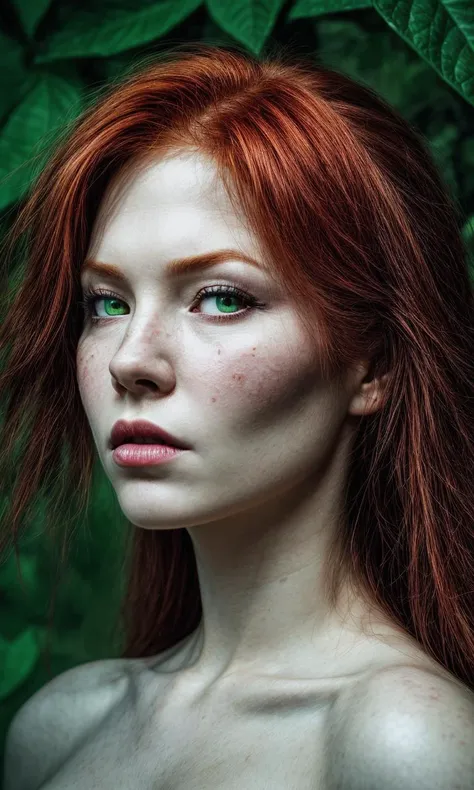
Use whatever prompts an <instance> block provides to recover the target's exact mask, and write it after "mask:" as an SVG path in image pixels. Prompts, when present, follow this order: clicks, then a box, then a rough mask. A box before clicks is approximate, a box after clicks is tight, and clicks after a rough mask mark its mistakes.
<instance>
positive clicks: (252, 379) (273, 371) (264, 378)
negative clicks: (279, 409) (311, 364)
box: [200, 349, 294, 413]
mask: <svg viewBox="0 0 474 790" xmlns="http://www.w3.org/2000/svg"><path fill="white" fill-rule="evenodd" d="M292 365H293V366H294V363H293V362H292V360H291V358H289V356H288V355H285V356H284V357H283V356H282V355H281V354H279V355H278V354H277V355H275V354H270V353H269V352H262V353H261V354H259V353H258V350H257V349H255V350H253V349H252V350H251V351H249V352H246V353H241V354H239V355H237V356H236V357H235V358H234V357H231V356H229V355H227V357H225V356H224V355H221V357H220V363H219V364H218V365H216V366H209V367H208V369H207V371H202V373H201V376H200V380H201V382H202V383H203V386H205V387H206V389H207V390H208V391H209V392H210V395H209V399H210V401H211V403H215V404H216V406H217V407H219V406H222V405H224V406H226V407H229V408H232V409H234V410H235V411H242V410H244V411H246V410H248V409H250V410H251V411H252V412H253V413H259V412H265V411H266V410H267V409H268V408H269V406H271V405H273V404H275V403H278V402H279V401H280V400H281V399H282V398H285V397H286V396H285V392H286V391H287V384H286V382H287V381H291V380H292V376H294V373H293V372H292V370H291V368H292Z"/></svg>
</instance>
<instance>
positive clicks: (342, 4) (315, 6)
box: [287, 0, 373, 20]
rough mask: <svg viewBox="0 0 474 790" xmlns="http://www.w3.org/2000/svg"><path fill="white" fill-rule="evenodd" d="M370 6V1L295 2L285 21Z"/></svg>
mask: <svg viewBox="0 0 474 790" xmlns="http://www.w3.org/2000/svg"><path fill="white" fill-rule="evenodd" d="M372 6H373V3H372V0H296V3H295V4H294V6H293V7H292V9H291V10H290V13H289V14H288V16H287V19H288V20H291V19H302V18H304V17H308V16H322V15H323V14H334V13H336V12H337V11H356V10H357V9H359V8H372Z"/></svg>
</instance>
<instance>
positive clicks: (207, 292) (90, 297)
mask: <svg viewBox="0 0 474 790" xmlns="http://www.w3.org/2000/svg"><path fill="white" fill-rule="evenodd" d="M216 294H218V295H221V294H224V295H227V296H238V297H240V298H241V299H242V301H243V302H246V303H247V308H246V309H245V310H244V311H240V312H239V313H228V314H227V315H218V316H215V315H214V316H210V315H208V316H206V318H207V319H208V320H210V321H231V320H233V319H235V318H242V316H244V315H245V314H246V313H248V312H249V310H251V309H253V308H254V307H255V308H257V309H258V308H260V309H262V308H263V307H264V306H265V305H264V304H263V303H262V302H259V301H258V300H257V299H255V297H254V296H251V295H250V294H247V293H245V291H241V290H240V288H236V287H235V286H233V285H212V286H209V287H207V288H203V289H202V290H201V291H199V293H198V294H197V296H196V297H195V299H194V301H193V303H192V305H191V307H193V308H194V307H196V306H197V304H201V302H202V300H203V299H204V298H205V297H206V296H214V295H216ZM83 296H84V298H83V300H82V301H80V302H78V306H79V307H82V308H83V310H84V312H85V317H86V318H89V319H90V320H91V322H92V323H93V324H98V323H100V322H101V321H109V320H110V319H111V318H120V317H121V316H109V318H105V317H104V316H95V315H93V314H92V310H93V307H94V305H95V302H96V301H97V300H98V299H101V298H102V299H103V298H106V299H117V300H118V301H119V302H123V299H121V298H120V296H118V295H117V294H115V293H113V292H112V291H106V290H104V289H102V288H97V289H96V290H94V289H93V288H88V289H87V290H86V291H85V292H84V295H83Z"/></svg>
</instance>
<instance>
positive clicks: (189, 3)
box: [0, 0, 474, 763]
mask: <svg viewBox="0 0 474 790" xmlns="http://www.w3.org/2000/svg"><path fill="white" fill-rule="evenodd" d="M184 41H205V42H207V43H211V44H235V43H236V42H237V43H238V44H240V45H241V46H242V45H243V46H244V47H245V48H247V49H248V50H249V51H250V52H252V53H254V54H256V55H262V54H264V53H265V52H266V50H267V49H271V46H272V44H275V43H276V44H278V45H283V46H288V47H290V48H291V49H292V50H293V51H296V52H301V53H304V54H306V53H316V54H317V58H318V60H319V61H320V62H321V63H322V64H323V65H327V66H329V67H333V68H335V69H337V70H340V71H343V72H345V73H346V74H348V75H349V76H351V77H353V78H354V79H356V80H357V81H359V82H362V83H365V84H367V85H368V86H370V87H371V88H373V89H375V90H376V91H377V92H379V93H380V94H381V95H382V96H383V97H384V98H385V99H387V100H388V101H389V102H390V103H391V104H393V105H394V106H395V107H396V108H397V109H398V110H399V111H400V112H401V113H402V114H403V116H404V117H405V118H406V119H407V120H408V121H409V122H410V123H412V124H414V125H415V126H416V127H418V129H419V130H421V132H422V133H423V134H424V136H425V138H427V140H428V142H429V145H430V147H431V150H432V152H433V155H434V157H435V159H436V161H437V164H438V166H439V168H440V170H441V172H442V175H443V176H444V179H445V181H446V182H447V184H448V186H449V188H450V191H451V193H452V195H453V198H454V199H455V201H456V202H457V204H458V205H459V206H460V208H461V210H462V214H461V216H462V221H461V228H462V233H463V236H464V238H465V241H466V245H467V249H468V252H469V266H470V272H471V273H472V274H473V278H474V266H473V262H474V139H473V130H474V4H473V2H472V0H412V2H409V0H375V1H374V2H364V0H290V1H289V2H284V0H205V1H202V0H179V2H178V1H177V0H160V1H159V2H156V0H67V1H65V0H2V3H1V5H0V241H1V240H2V239H3V237H4V234H5V232H6V231H7V230H8V228H9V227H10V226H11V223H12V222H13V220H14V218H15V216H16V214H17V212H18V209H19V207H20V206H21V203H22V200H24V198H25V196H26V194H27V192H28V189H29V187H30V185H31V183H32V181H33V180H34V178H35V177H36V176H37V175H38V173H39V172H40V170H41V168H42V166H43V163H44V162H45V161H46V158H47V156H48V153H49V152H50V151H51V147H54V143H55V140H56V135H58V134H59V133H60V132H61V131H62V130H64V128H65V126H66V125H67V124H68V123H69V122H71V121H73V120H74V119H75V118H76V117H77V115H78V114H79V113H80V112H81V111H82V110H83V109H85V108H86V107H87V106H89V105H90V103H93V102H94V101H95V100H96V99H97V97H98V96H99V94H100V91H101V90H102V89H103V88H104V86H107V85H108V84H110V82H112V81H114V80H117V79H119V78H120V76H121V75H124V74H125V73H126V71H127V69H129V68H130V67H131V66H133V65H134V64H136V63H137V61H140V60H141V59H142V58H147V59H148V58H150V57H152V56H153V54H154V53H157V52H159V51H161V50H163V49H166V48H167V47H169V46H173V45H175V44H178V43H181V42H184ZM6 496H7V494H6V493H3V494H2V496H1V497H0V506H2V507H3V506H4V504H5V501H6ZM43 514H44V500H42V501H40V502H39V504H38V506H37V508H36V510H35V511H34V512H33V513H32V515H31V524H29V527H28V532H27V534H26V535H25V536H24V537H23V539H22V540H21V541H20V547H21V554H20V565H21V569H22V575H23V578H24V585H21V584H20V580H19V574H18V569H17V564H16V560H15V556H14V554H13V552H11V553H10V554H9V556H6V557H4V558H2V562H1V564H0V706H1V708H0V741H1V743H3V744H4V739H5V735H6V731H7V728H8V725H9V723H10V721H11V719H12V717H13V715H14V714H15V712H16V711H17V710H18V708H19V707H20V706H21V705H23V703H24V702H25V701H26V700H27V699H28V698H29V697H30V696H31V695H32V694H33V693H34V692H35V691H36V690H37V689H38V688H40V687H41V686H43V685H44V684H45V683H47V682H48V680H49V679H50V678H49V676H48V674H47V671H46V668H45V666H44V662H43V661H41V659H40V653H41V649H42V646H44V644H45V641H44V640H45V636H46V629H47V627H48V623H49V612H50V610H49V604H50V600H51V595H52V586H53V579H55V578H56V576H55V574H56V569H57V562H58V547H57V546H54V545H52V544H51V542H50V541H49V540H48V539H47V537H46V536H45V535H43V534H42V529H43ZM125 528H126V523H125V519H124V517H123V515H122V513H121V512H120V509H119V507H118V505H117V503H116V498H115V495H114V492H113V490H112V488H111V485H110V483H109V481H108V480H107V478H106V477H105V474H104V473H103V471H102V469H101V467H100V465H99V463H98V462H96V467H95V470H94V486H93V493H92V496H91V500H90V506H89V508H88V511H87V513H86V514H85V518H84V520H83V522H82V523H81V528H80V530H78V531H77V533H76V534H75V536H74V540H73V544H72V545H73V548H72V550H71V555H70V562H69V564H68V567H67V571H66V574H65V576H64V578H63V579H62V580H61V585H60V587H59V590H58V594H57V597H56V611H55V618H54V628H53V634H54V636H53V641H52V650H51V655H52V661H51V669H52V673H53V675H57V674H58V673H60V672H63V671H65V670H67V669H69V668H70V667H72V666H75V665H77V664H80V663H84V662H87V661H93V660H96V659H102V658H112V657H115V656H118V655H119V654H120V645H119V644H116V643H114V642H113V641H112V637H111V634H110V631H109V628H108V626H109V624H110V625H111V626H112V624H113V623H114V621H115V618H116V617H117V614H118V605H119V596H120V593H121V589H122V588H121V585H122V580H121V579H120V578H119V574H118V571H117V567H118V563H119V562H120V560H121V540H120V539H119V538H120V536H122V535H123V534H124V530H125ZM1 757H2V763H3V747H2V753H1Z"/></svg>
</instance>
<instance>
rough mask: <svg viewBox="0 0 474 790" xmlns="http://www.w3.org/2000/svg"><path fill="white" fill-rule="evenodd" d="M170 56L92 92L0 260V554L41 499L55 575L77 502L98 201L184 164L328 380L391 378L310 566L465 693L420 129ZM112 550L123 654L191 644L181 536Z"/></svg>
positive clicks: (298, 79) (360, 96)
mask: <svg viewBox="0 0 474 790" xmlns="http://www.w3.org/2000/svg"><path fill="white" fill-rule="evenodd" d="M188 48H189V45H185V46H178V47H176V48H174V49H172V50H168V51H167V52H165V53H164V54H161V55H159V56H157V57H155V58H154V60H153V61H152V62H151V63H149V62H147V63H145V64H143V63H142V64H140V67H139V68H135V69H133V70H132V71H131V72H130V73H129V74H128V75H127V76H126V77H125V78H123V79H122V80H121V81H120V82H118V83H117V84H113V85H112V86H107V87H106V89H104V91H103V93H102V95H100V96H97V97H95V100H94V102H92V103H91V105H90V106H89V107H88V108H87V109H86V110H85V111H84V112H83V113H82V115H81V116H80V117H79V119H78V120H77V121H75V122H74V123H73V124H72V127H70V128H68V130H67V134H66V135H65V136H64V138H63V139H60V140H59V142H58V144H57V145H56V147H55V149H54V151H53V153H52V155H51V157H50V158H49V160H48V162H47V164H46V166H45V167H44V169H43V170H42V171H41V173H40V174H39V176H38V178H37V179H36V181H35V183H34V185H33V187H32V188H31V189H30V191H29V194H28V195H27V198H26V200H25V201H24V203H23V205H22V206H21V208H20V210H19V212H18V216H17V218H16V221H15V222H14V223H13V226H12V228H11V230H10V233H9V235H8V238H7V243H6V244H5V245H4V247H5V250H4V265H5V271H4V276H5V282H6V278H7V276H8V274H7V272H9V268H8V267H11V266H12V259H13V250H15V249H16V248H18V250H20V247H21V248H22V249H23V242H24V243H25V244H24V247H25V250H26V257H25V259H24V260H25V263H24V276H23V278H22V279H21V281H19V282H17V283H16V285H15V286H14V287H12V288H11V289H10V291H11V292H10V294H9V296H8V300H7V298H6V297H5V300H6V302H5V306H6V309H5V314H6V315H5V318H4V320H3V324H2V327H1V330H0V350H1V351H2V353H3V354H4V355H5V359H4V361H3V369H2V372H1V375H0V392H1V394H2V396H3V397H4V398H5V399H6V403H5V413H6V419H5V422H4V424H3V426H2V431H1V437H0V448H1V451H0V452H1V456H0V479H1V480H3V481H4V485H6V486H8V490H9V491H10V489H11V491H12V494H11V501H10V502H9V506H8V508H6V509H5V510H4V512H3V515H2V530H1V539H0V541H1V542H0V550H1V551H3V550H4V549H5V547H6V546H7V544H8V545H10V544H11V541H13V544H14V546H15V553H16V556H17V561H18V553H17V552H18V545H17V539H18V534H19V533H20V532H21V530H22V529H23V527H24V525H25V523H26V519H27V516H28V512H29V509H30V508H31V507H32V503H33V502H34V501H35V498H36V497H37V496H38V495H39V494H40V493H41V492H43V493H45V492H46V494H47V520H46V523H47V527H48V534H50V533H49V530H50V529H51V531H52V533H54V535H55V539H56V536H57V535H58V534H60V535H62V536H63V553H62V560H63V561H64V557H65V550H66V546H67V543H68V540H69V538H70V536H71V530H70V525H71V524H72V523H73V522H74V521H75V520H76V519H78V518H79V519H80V516H81V512H83V508H84V507H85V506H86V504H87V503H88V501H89V496H90V488H91V479H92V471H93V464H94V458H95V446H94V440H93V437H92V433H91V430H90V426H89V424H88V421H87V418H86V415H85V412H84V409H83V407H82V403H81V400H80V396H79V392H78V386H77V380H76V369H75V358H76V348H77V343H78V338H79V336H80V334H81V331H82V312H81V310H80V307H79V306H78V302H79V301H80V299H81V296H82V294H81V288H80V281H79V270H80V266H81V262H82V261H83V259H84V257H85V255H86V251H87V248H88V244H89V239H90V234H91V227H92V223H93V221H94V217H95V215H96V212H97V209H98V206H99V203H100V201H101V198H102V196H103V194H104V191H105V188H106V186H107V184H108V183H109V181H110V179H111V178H112V177H113V176H114V175H115V174H117V172H118V171H119V170H120V169H121V168H122V167H123V166H124V165H125V164H126V163H130V162H131V160H132V158H134V157H142V156H144V155H151V156H152V155H153V154H154V153H156V154H157V155H158V154H162V153H164V152H165V151H169V152H171V153H172V152H173V151H178V150H179V149H183V148H188V149H189V148H191V149H196V150H199V151H201V152H203V153H205V154H209V155H210V156H212V157H213V159H214V161H215V163H216V166H217V167H218V169H219V173H220V174H221V177H222V178H223V179H224V182H225V184H226V186H227V189H228V191H229V195H230V197H231V199H232V200H235V201H236V204H235V205H236V207H237V205H238V206H243V208H244V211H245V213H246V216H247V217H248V219H249V222H250V224H251V227H252V229H253V230H254V232H255V233H256V234H257V236H258V237H259V239H260V240H261V241H262V243H263V248H264V249H266V250H268V255H269V260H271V262H272V266H274V269H275V271H276V272H277V274H278V275H279V277H280V278H282V280H283V282H284V283H285V284H286V286H287V292H288V294H290V295H291V298H292V300H294V307H295V310H297V311H298V313H299V314H300V319H301V321H302V322H303V323H304V325H305V327H306V329H307V331H308V333H310V336H311V338H312V339H313V341H314V344H315V349H316V348H317V350H318V355H319V358H322V359H323V361H324V370H325V372H326V374H327V376H334V375H339V373H342V372H343V371H344V369H345V368H346V367H347V366H348V365H351V364H353V362H354V360H358V359H364V358H370V359H372V373H373V375H374V376H381V375H383V374H384V373H385V372H389V373H390V375H389V378H388V383H387V388H386V396H385V401H384V404H383V406H382V408H381V409H379V411H377V412H376V413H374V414H372V415H370V416H366V417H363V418H361V419H360V422H359V424H358V426H357V429H356V436H355V442H354V445H353V452H352V453H351V462H350V473H349V476H348V480H347V488H346V495H345V509H344V514H343V516H344V517H343V518H342V519H341V526H340V530H339V532H338V533H337V534H336V536H335V540H334V543H333V546H332V550H331V559H330V563H328V568H327V585H328V591H329V593H330V596H331V600H332V602H333V604H334V605H335V604H336V601H337V600H338V593H339V590H340V585H341V580H343V579H350V580H351V582H350V583H351V584H354V585H356V587H357V589H358V590H359V591H360V592H361V594H362V595H363V596H365V597H366V598H367V600H368V601H370V602H371V604H374V603H375V604H376V605H377V606H378V607H379V608H380V609H381V610H382V611H383V612H384V613H385V614H386V615H388V617H389V618H390V620H391V622H392V623H393V624H394V625H395V626H396V627H397V628H399V629H400V630H401V631H403V632H404V633H407V634H410V635H411V636H412V637H414V638H415V639H416V640H417V641H418V643H419V644H420V645H421V646H422V648H423V649H424V651H425V652H426V653H428V654H429V655H430V656H432V657H433V658H434V659H435V660H437V661H438V662H439V663H440V664H441V665H442V666H443V667H444V668H445V669H447V670H448V671H450V672H451V673H452V674H453V675H455V676H456V677H457V678H458V679H459V680H461V681H462V682H463V683H465V684H466V685H468V686H469V687H470V688H471V689H472V690H474V534H473V512H472V511H473V508H472V496H473V488H472V479H473V471H474V446H473V436H474V397H473V395H474V392H473V389H474V388H473V382H474V375H473V373H474V296H473V288H472V284H471V282H470V278H469V270H468V254H467V250H466V248H465V247H464V244H463V240H462V235H461V233H460V221H461V219H462V218H461V216H460V214H461V212H460V211H459V207H458V206H457V205H456V202H455V201H454V199H453V198H452V197H451V196H450V194H449V193H448V190H447V188H446V186H445V185H444V184H443V181H442V179H441V177H440V175H439V173H438V172H437V169H436V166H435V164H434V162H433V159H432V158H431V155H430V153H429V152H428V150H427V146H426V145H425V142H424V140H423V139H422V137H421V135H420V134H419V133H417V132H416V131H415V130H414V129H413V128H411V127H410V125H409V124H408V123H407V122H406V121H405V120H404V119H403V118H402V117H401V116H400V115H399V114H398V113H397V112H396V111H395V110H394V109H393V108H391V107H390V106H389V105H387V104H386V103H385V102H384V101H383V100H382V98H381V97H379V96H378V95H377V94H375V93H374V92H373V91H372V90H370V89H369V88H367V87H364V86H362V85H360V84H357V83H356V82H354V81H353V80H352V79H350V78H349V77H347V76H345V75H343V74H342V73H338V72H336V71H333V70H329V69H327V68H323V67H321V66H320V65H318V64H316V63H314V62H312V61H311V60H310V59H309V58H307V57H298V58H297V57H296V56H293V55H291V54H290V55H288V54H284V53H282V52H280V53H274V54H272V55H271V56H270V55H267V56H265V57H262V58H261V59H260V60H259V59H257V58H255V57H253V56H251V55H249V54H248V53H245V52H243V51H241V50H240V49H239V47H237V46H236V47H215V46H207V45H203V44H199V43H196V44H192V45H191V47H190V49H189V51H188ZM132 166H133V162H132ZM7 352H8V353H7ZM7 397H8V400H7ZM71 506H72V509H71V512H70V513H69V509H70V508H71ZM67 513H68V514H69V515H68V516H67V517H66V514H67ZM65 525H66V526H65ZM130 542H131V544H132V545H131V546H130V545H129V546H128V548H127V552H126V553H125V554H124V557H125V559H124V562H123V567H122V569H121V570H122V572H123V574H124V577H125V578H126V579H127V587H126V591H125V593H124V596H123V600H122V601H121V609H120V615H121V618H120V622H121V625H122V626H123V629H124V635H125V645H124V648H123V650H122V652H121V655H122V656H123V657H142V656H148V655H153V654H156V653H158V652H160V651H162V650H164V649H165V648H167V647H170V646H172V645H174V644H175V643H176V642H178V641H180V640H181V639H183V638H184V637H186V636H187V635H188V634H190V633H191V632H192V631H194V629H195V628H197V626H198V624H199V621H200V619H201V616H202V607H201V599H200V591H199V583H198V576H197V571H196V564H195V558H194V553H193V548H192V543H191V540H190V538H189V535H188V533H187V531H186V529H175V530H165V531H161V530H160V531H153V530H147V529H137V528H136V527H133V525H130Z"/></svg>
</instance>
